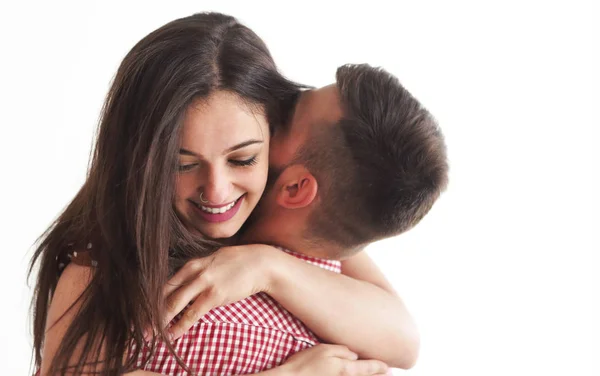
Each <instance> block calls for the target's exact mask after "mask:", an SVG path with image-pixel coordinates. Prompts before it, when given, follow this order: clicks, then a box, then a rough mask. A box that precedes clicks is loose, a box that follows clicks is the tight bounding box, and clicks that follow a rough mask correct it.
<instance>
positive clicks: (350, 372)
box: [275, 344, 388, 376]
mask: <svg viewBox="0 0 600 376" xmlns="http://www.w3.org/2000/svg"><path fill="white" fill-rule="evenodd" d="M278 368H280V370H281V371H285V372H284V373H285V374H289V375H296V376H313V375H322V376H328V375H334V376H373V375H385V374H386V372H387V371H388V366H387V365H386V364H385V363H383V362H380V361H379V360H358V355H356V354H355V353H354V352H352V351H350V350H349V349H348V348H347V347H346V346H338V345H325V344H321V345H316V346H314V347H311V348H309V349H306V350H302V351H300V352H298V353H296V354H294V355H292V356H291V357H289V358H288V359H287V360H286V362H285V363H284V364H282V365H281V366H279V367H278ZM275 369H277V368H275Z"/></svg>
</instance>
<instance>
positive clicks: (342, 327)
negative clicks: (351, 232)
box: [266, 251, 419, 369]
mask: <svg viewBox="0 0 600 376" xmlns="http://www.w3.org/2000/svg"><path fill="white" fill-rule="evenodd" d="M270 258H271V260H278V261H276V262H275V263H274V265H276V266H275V267H272V268H269V269H268V274H269V277H268V278H269V280H270V281H269V283H268V290H267V291H266V292H267V293H268V294H269V295H271V296H272V297H273V298H274V299H275V300H277V301H278V302H279V303H280V304H281V305H282V306H283V307H285V308H286V309H287V310H288V311H290V312H292V313H293V314H294V315H295V316H296V317H298V318H299V319H300V320H302V321H303V322H304V323H305V324H306V325H307V326H308V327H309V328H310V329H311V330H312V331H313V332H314V333H315V334H317V336H319V337H320V338H322V339H323V340H324V341H326V342H329V343H337V344H343V345H346V346H348V347H349V348H350V349H351V350H353V351H355V352H356V353H357V354H358V355H359V356H360V357H361V358H365V359H379V360H381V361H383V362H385V363H387V364H388V365H390V366H392V367H398V368H405V369H407V368H410V367H412V366H413V365H414V363H415V361H416V359H417V355H418V350H419V335H418V332H417V329H416V325H415V323H414V321H413V319H412V317H411V316H410V314H409V313H408V311H407V309H406V307H405V306H404V304H403V302H402V300H401V299H400V297H399V296H398V295H397V294H396V292H395V291H394V289H393V287H392V286H391V285H390V283H389V282H388V281H387V280H386V278H385V277H384V275H383V274H382V272H381V271H380V270H379V268H378V267H377V266H376V265H375V263H374V262H373V261H372V260H371V259H370V257H369V256H368V255H367V254H366V253H365V252H364V251H363V252H361V253H359V254H357V255H355V256H353V257H352V258H350V259H348V260H347V261H343V262H342V273H343V274H342V275H340V274H336V273H332V272H330V271H327V270H324V269H321V268H319V267H315V266H313V265H310V264H308V263H306V262H304V261H302V260H299V259H298V258H296V257H293V256H290V255H288V254H286V253H284V252H279V253H278V254H272V255H271V256H270Z"/></svg>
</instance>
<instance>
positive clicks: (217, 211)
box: [200, 199, 239, 214]
mask: <svg viewBox="0 0 600 376" xmlns="http://www.w3.org/2000/svg"><path fill="white" fill-rule="evenodd" d="M238 200H239V199H238ZM236 202H237V200H235V201H234V202H232V203H231V204H229V205H225V206H221V207H220V208H208V207H206V206H202V205H200V209H202V211H205V212H207V213H211V214H223V213H225V212H226V211H228V210H231V208H233V207H234V206H235V203H236Z"/></svg>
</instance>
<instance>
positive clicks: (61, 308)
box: [42, 262, 94, 375]
mask: <svg viewBox="0 0 600 376" xmlns="http://www.w3.org/2000/svg"><path fill="white" fill-rule="evenodd" d="M93 274H94V268H93V267H91V266H85V265H79V264H77V263H75V262H71V263H68V264H67V265H66V266H65V267H64V269H63V271H62V273H61V275H60V278H59V279H58V284H57V285H56V289H55V291H54V294H53V295H52V300H51V302H50V308H49V310H48V318H47V320H46V334H45V338H44V349H43V354H42V375H44V374H45V372H46V370H47V367H48V366H49V363H50V362H49V360H50V359H52V358H53V357H54V354H55V353H56V351H57V349H58V347H59V345H60V343H61V341H62V339H63V337H64V335H65V333H66V331H67V329H68V328H69V326H70V325H71V323H72V322H73V319H74V318H75V316H76V315H77V313H78V311H79V309H80V308H81V303H82V300H81V299H80V298H81V297H82V295H83V293H84V292H85V290H86V289H87V288H88V286H89V285H90V283H91V281H92V278H93Z"/></svg>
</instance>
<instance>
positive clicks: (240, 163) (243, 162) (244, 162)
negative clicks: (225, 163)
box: [229, 155, 257, 167]
mask: <svg viewBox="0 0 600 376" xmlns="http://www.w3.org/2000/svg"><path fill="white" fill-rule="evenodd" d="M229 163H231V164H232V165H234V166H237V167H246V166H253V165H255V164H256V163H257V157H256V155H255V156H253V157H251V158H248V159H230V160H229Z"/></svg>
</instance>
